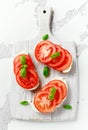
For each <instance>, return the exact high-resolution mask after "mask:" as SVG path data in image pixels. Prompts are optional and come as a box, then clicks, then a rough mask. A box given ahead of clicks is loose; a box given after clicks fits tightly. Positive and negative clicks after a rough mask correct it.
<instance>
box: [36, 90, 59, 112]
mask: <svg viewBox="0 0 88 130" xmlns="http://www.w3.org/2000/svg"><path fill="white" fill-rule="evenodd" d="M48 97H49V92H47V91H40V92H38V93H37V94H36V96H35V97H34V106H35V107H36V108H37V110H38V111H40V112H42V113H51V112H53V111H54V110H55V108H56V103H55V100H52V101H50V100H49V99H48Z"/></svg>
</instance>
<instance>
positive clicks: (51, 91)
mask: <svg viewBox="0 0 88 130" xmlns="http://www.w3.org/2000/svg"><path fill="white" fill-rule="evenodd" d="M50 93H52V94H53V95H55V93H56V88H54V87H53V88H50Z"/></svg>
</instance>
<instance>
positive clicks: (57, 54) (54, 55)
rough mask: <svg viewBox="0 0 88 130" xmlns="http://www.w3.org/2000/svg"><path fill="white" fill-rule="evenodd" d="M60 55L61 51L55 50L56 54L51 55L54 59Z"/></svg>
mask: <svg viewBox="0 0 88 130" xmlns="http://www.w3.org/2000/svg"><path fill="white" fill-rule="evenodd" d="M59 56H60V52H55V53H54V54H52V55H51V56H50V57H51V58H52V59H55V58H57V57H59Z"/></svg>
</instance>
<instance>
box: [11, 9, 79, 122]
mask: <svg viewBox="0 0 88 130" xmlns="http://www.w3.org/2000/svg"><path fill="white" fill-rule="evenodd" d="M42 11H43V10H40V13H39V21H40V33H39V35H38V36H37V37H36V38H35V39H34V40H32V41H31V42H29V41H24V42H18V43H16V44H15V45H14V52H13V53H14V56H15V55H17V54H19V53H20V52H22V51H27V52H29V53H30V54H31V56H32V59H33V62H34V64H35V67H36V70H37V72H38V75H39V78H40V81H41V86H44V84H46V83H47V82H49V81H50V80H52V79H55V77H61V76H62V77H65V78H66V80H67V83H68V86H69V92H68V97H67V99H66V101H65V103H66V104H71V105H72V110H69V111H68V110H65V109H63V107H62V105H61V107H60V108H57V109H56V110H55V112H54V113H52V114H41V113H37V112H35V111H34V110H33V109H32V107H31V105H28V106H22V105H20V104H19V103H20V101H22V100H28V101H29V102H31V101H32V100H33V96H34V92H30V91H27V90H24V89H22V88H21V87H19V85H18V84H17V82H16V80H15V76H14V73H13V72H12V77H11V87H12V91H11V95H10V108H11V115H12V117H14V118H17V119H23V120H35V121H38V120H41V121H64V120H73V119H75V118H76V116H77V107H78V105H77V104H78V65H77V57H76V46H75V44H74V43H62V45H63V47H65V48H66V49H68V50H69V51H70V52H71V54H72V57H73V67H72V70H71V71H70V72H69V73H68V74H62V73H59V72H57V71H55V70H53V69H51V74H50V76H49V77H48V78H47V79H46V78H44V76H43V74H42V70H43V67H44V65H43V64H41V63H39V62H38V61H36V59H35V57H34V54H33V52H34V51H33V50H34V47H35V45H36V44H37V43H38V42H39V41H41V37H42V35H44V34H46V33H48V34H49V40H51V41H53V42H54V43H57V44H58V41H56V40H55V38H54V37H53V36H52V34H51V33H50V31H49V23H50V15H51V10H50V9H46V14H43V15H42V14H41V12H42Z"/></svg>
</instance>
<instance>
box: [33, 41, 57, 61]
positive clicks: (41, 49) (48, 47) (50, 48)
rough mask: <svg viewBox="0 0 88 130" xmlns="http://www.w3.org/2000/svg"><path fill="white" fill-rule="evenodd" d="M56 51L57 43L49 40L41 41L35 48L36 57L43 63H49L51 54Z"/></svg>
mask: <svg viewBox="0 0 88 130" xmlns="http://www.w3.org/2000/svg"><path fill="white" fill-rule="evenodd" d="M55 52H56V47H55V45H54V44H53V43H52V42H50V41H48V40H45V41H41V42H40V43H38V45H37V46H36V48H35V57H36V59H37V60H38V61H40V62H42V63H48V62H50V61H51V60H52V58H51V57H50V56H51V54H53V53H55Z"/></svg>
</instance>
